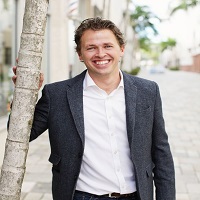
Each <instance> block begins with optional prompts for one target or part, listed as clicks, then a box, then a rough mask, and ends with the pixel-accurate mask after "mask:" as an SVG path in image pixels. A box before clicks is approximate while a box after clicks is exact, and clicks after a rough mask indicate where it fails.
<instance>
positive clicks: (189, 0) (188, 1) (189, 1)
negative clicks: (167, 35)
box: [170, 0, 200, 15]
mask: <svg viewBox="0 0 200 200" xmlns="http://www.w3.org/2000/svg"><path fill="white" fill-rule="evenodd" d="M199 3H200V0H180V4H179V5H178V6H176V7H174V8H172V10H171V13H170V15H173V14H174V13H176V12H177V11H178V10H185V11H187V10H188V9H189V8H192V7H195V6H197V5H198V4H199Z"/></svg>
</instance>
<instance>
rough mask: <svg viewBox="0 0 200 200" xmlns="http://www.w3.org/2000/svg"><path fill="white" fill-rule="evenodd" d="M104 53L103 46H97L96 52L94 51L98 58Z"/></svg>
mask: <svg viewBox="0 0 200 200" xmlns="http://www.w3.org/2000/svg"><path fill="white" fill-rule="evenodd" d="M105 55H106V53H105V51H104V49H103V48H101V47H99V48H98V49H97V53H96V56H98V57H99V58H103V57H104V56H105Z"/></svg>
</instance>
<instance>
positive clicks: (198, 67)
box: [0, 0, 200, 117]
mask: <svg viewBox="0 0 200 200" xmlns="http://www.w3.org/2000/svg"><path fill="white" fill-rule="evenodd" d="M180 1H181V0H180ZM143 2H144V1H143ZM136 3H137V1H135V0H132V1H131V0H50V4H49V10H48V21H47V26H46V36H45V44H44V50H43V61H42V72H43V73H44V75H45V83H50V82H55V81H59V80H64V79H68V78H70V77H73V76H75V75H77V74H78V73H80V72H81V71H83V70H84V69H85V66H84V65H83V64H82V63H80V62H79V59H78V57H77V55H76V53H75V49H74V48H75V45H74V30H75V28H76V27H77V26H78V25H79V24H80V22H81V21H82V20H83V19H85V18H90V17H94V16H101V17H103V18H107V19H110V20H112V21H113V22H114V23H115V24H116V25H117V26H118V27H119V28H120V29H121V30H122V32H123V33H124V36H125V39H126V42H127V44H126V52H125V56H124V58H123V60H122V62H121V66H120V67H121V68H122V70H125V71H127V72H130V71H131V70H132V69H135V68H138V67H148V66H151V67H152V66H156V65H158V64H161V65H163V66H164V67H167V68H170V67H173V66H174V67H178V68H179V69H185V70H188V71H195V72H200V28H199V27H200V26H199V25H200V12H197V10H199V5H196V6H194V7H192V8H190V9H188V10H186V11H184V10H182V11H180V12H183V13H184V14H185V18H183V17H182V18H181V20H182V21H180V20H179V21H178V20H176V19H177V18H178V17H177V16H178V15H179V14H180V13H178V11H177V12H176V13H173V15H170V11H168V13H169V18H168V19H167V20H166V19H165V20H163V19H159V17H157V16H156V15H154V13H152V12H151V11H150V10H149V9H148V7H146V5H145V4H144V5H143V6H138V5H137V4H136ZM177 3H178V0H177ZM198 3H199V2H198ZM177 5H178V4H177ZM24 6H25V0H3V1H0V117H3V116H6V115H7V113H8V111H9V101H10V98H11V94H12V92H13V84H12V82H11V77H12V69H11V66H14V65H15V62H16V58H17V57H18V56H17V55H18V50H19V45H20V35H21V31H22V23H23V14H24ZM175 7H176V5H175ZM171 10H173V9H171ZM194 11H195V13H196V14H195V17H194ZM186 14H187V15H186ZM182 16H183V15H182ZM153 19H154V22H155V19H157V21H158V19H159V21H160V22H161V24H165V25H166V24H168V23H169V24H171V23H173V22H175V21H176V26H185V28H186V30H188V29H190V30H189V33H191V35H188V36H187V35H185V33H186V32H187V31H184V32H182V33H181V32H176V31H175V29H171V30H170V31H169V33H171V35H170V34H169V37H172V39H171V40H169V39H166V41H159V42H158V41H156V42H154V40H153V39H152V41H153V42H151V37H150V36H151V35H158V31H157V30H156V27H157V25H156V23H158V22H156V23H155V25H154V22H153ZM186 19H187V20H188V19H189V22H188V23H186V22H185V20H186ZM191 22H192V24H193V26H191V27H190V26H189V25H191ZM187 26H188V27H189V28H187ZM146 27H147V28H146ZM150 29H151V30H150ZM172 33H174V34H172ZM186 42H187V45H186ZM161 44H162V45H161ZM163 45H164V46H163Z"/></svg>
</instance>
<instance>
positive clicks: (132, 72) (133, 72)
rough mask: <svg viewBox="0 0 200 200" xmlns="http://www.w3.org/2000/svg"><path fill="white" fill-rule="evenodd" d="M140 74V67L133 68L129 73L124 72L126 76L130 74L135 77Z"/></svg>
mask: <svg viewBox="0 0 200 200" xmlns="http://www.w3.org/2000/svg"><path fill="white" fill-rule="evenodd" d="M139 72H140V67H136V68H133V69H132V70H131V71H129V72H126V73H128V74H131V75H134V76H135V75H137V74H138V73H139Z"/></svg>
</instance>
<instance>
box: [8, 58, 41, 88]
mask: <svg viewBox="0 0 200 200" xmlns="http://www.w3.org/2000/svg"><path fill="white" fill-rule="evenodd" d="M16 61H17V63H18V59H16ZM12 70H13V73H14V76H12V81H13V83H14V84H16V79H17V76H16V71H17V66H14V67H13V68H12ZM43 82H44V74H43V73H40V82H39V88H38V89H40V88H41V87H42V84H43Z"/></svg>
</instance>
